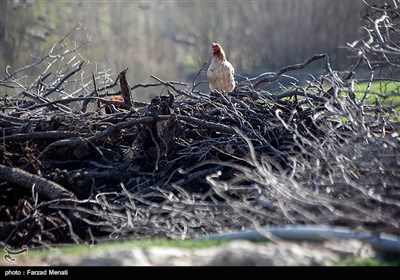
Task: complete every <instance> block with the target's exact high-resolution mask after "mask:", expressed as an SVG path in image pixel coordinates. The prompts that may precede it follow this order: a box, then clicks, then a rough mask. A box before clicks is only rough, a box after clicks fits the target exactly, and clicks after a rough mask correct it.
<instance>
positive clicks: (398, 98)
mask: <svg viewBox="0 0 400 280" xmlns="http://www.w3.org/2000/svg"><path fill="white" fill-rule="evenodd" d="M367 88H368V82H362V83H357V84H355V85H354V91H355V93H356V95H357V97H358V98H359V99H360V100H361V99H362V98H363V97H364V94H365V92H366V90H367ZM375 98H377V99H378V100H379V102H380V103H381V104H400V82H394V81H384V80H382V81H373V82H372V83H371V85H370V88H369V93H368V95H367V98H366V99H365V101H366V103H368V104H372V103H374V102H375Z"/></svg>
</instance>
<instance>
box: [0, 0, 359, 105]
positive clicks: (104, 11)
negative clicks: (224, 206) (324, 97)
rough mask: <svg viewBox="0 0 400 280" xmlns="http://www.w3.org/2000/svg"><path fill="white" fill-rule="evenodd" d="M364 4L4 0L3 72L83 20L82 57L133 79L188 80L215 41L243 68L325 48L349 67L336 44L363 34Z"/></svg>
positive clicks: (0, 22) (266, 66)
mask: <svg viewBox="0 0 400 280" xmlns="http://www.w3.org/2000/svg"><path fill="white" fill-rule="evenodd" d="M363 6H364V3H363V2H362V1H361V0H359V1H337V0H327V1H317V0H307V1H306V0H304V1H303V0H300V1H291V0H281V1H251V0H250V1H244V0H243V1H180V0H171V1H162V0H153V1H145V0H142V1H133V0H132V1H107V0H97V1H83V0H62V1H46V0H2V1H0V9H1V17H0V69H1V76H4V75H5V72H4V70H5V68H6V66H7V65H9V66H10V67H11V69H16V68H18V67H22V66H24V65H26V64H29V63H31V62H32V61H34V60H35V57H40V56H42V55H43V54H45V53H47V52H48V50H49V49H50V48H51V45H52V44H53V43H54V42H56V41H58V39H59V38H60V37H61V36H62V35H63V34H64V33H65V32H68V31H69V30H70V29H71V28H73V26H75V25H76V24H77V23H78V22H81V23H82V26H84V27H85V28H86V30H87V31H88V32H89V33H90V34H91V36H92V40H91V43H90V44H89V47H88V48H86V49H84V51H82V52H81V53H83V56H84V58H85V59H87V60H89V61H91V62H96V67H99V68H100V69H111V71H112V72H114V73H119V72H120V71H121V70H122V69H125V68H126V67H129V69H130V71H129V72H128V73H127V76H128V80H129V81H130V82H131V84H134V83H139V82H142V83H143V82H148V81H150V78H149V76H150V75H151V74H153V75H156V76H158V77H160V78H162V79H165V80H179V81H186V80H191V79H192V77H193V76H194V75H195V73H197V71H198V70H199V69H200V67H201V66H202V65H203V64H204V63H205V62H208V61H210V59H211V50H210V45H211V42H213V41H215V42H218V43H220V44H221V45H222V46H223V47H224V49H225V50H226V53H227V55H228V59H229V60H230V61H231V62H232V64H233V65H234V66H235V68H236V71H237V73H238V74H243V75H248V76H253V75H254V76H255V75H257V74H259V73H262V72H265V71H274V70H276V69H278V68H280V67H283V66H285V65H288V64H293V63H298V62H301V61H303V60H304V59H306V58H307V57H308V56H310V55H312V54H315V53H321V52H327V53H329V55H330V57H331V60H332V66H333V67H334V68H335V69H341V68H347V67H348V65H349V64H350V63H349V61H348V59H349V57H348V56H349V55H350V53H348V52H346V50H345V49H343V48H340V47H339V46H344V45H345V44H346V43H347V42H352V41H353V40H355V39H357V38H360V37H361V35H362V34H360V32H361V31H360V29H359V26H360V22H359V12H360V11H361V9H362V8H363ZM81 35H82V36H86V35H87V34H86V33H85V32H83V33H82V34H81ZM76 36H78V35H76ZM76 39H77V40H79V38H76ZM142 99H143V98H142ZM144 99H146V98H144Z"/></svg>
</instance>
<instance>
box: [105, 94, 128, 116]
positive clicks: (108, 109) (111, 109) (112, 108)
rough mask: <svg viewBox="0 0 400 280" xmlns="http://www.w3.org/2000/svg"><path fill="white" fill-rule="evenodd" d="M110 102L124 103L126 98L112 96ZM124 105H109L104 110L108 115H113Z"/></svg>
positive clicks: (109, 98) (109, 97)
mask: <svg viewBox="0 0 400 280" xmlns="http://www.w3.org/2000/svg"><path fill="white" fill-rule="evenodd" d="M107 99H108V100H109V101H113V102H114V101H118V102H124V98H123V97H122V96H120V95H112V96H108V98H107ZM122 107H123V104H115V103H114V104H113V103H111V104H109V105H106V107H105V108H104V110H105V111H106V114H111V113H115V112H116V111H117V110H116V109H117V108H122Z"/></svg>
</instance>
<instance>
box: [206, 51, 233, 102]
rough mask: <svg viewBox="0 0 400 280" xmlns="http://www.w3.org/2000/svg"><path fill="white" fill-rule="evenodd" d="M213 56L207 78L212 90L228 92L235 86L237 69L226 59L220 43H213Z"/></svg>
mask: <svg viewBox="0 0 400 280" xmlns="http://www.w3.org/2000/svg"><path fill="white" fill-rule="evenodd" d="M211 48H212V52H213V58H212V60H211V63H210V66H209V67H208V69H207V79H208V83H209V86H210V90H211V92H219V93H222V94H227V93H229V92H231V91H233V89H234V88H235V79H234V74H235V69H234V68H233V66H232V64H231V63H230V62H229V61H228V60H227V59H226V56H225V52H224V50H223V49H222V47H221V45H220V44H217V43H212V44H211Z"/></svg>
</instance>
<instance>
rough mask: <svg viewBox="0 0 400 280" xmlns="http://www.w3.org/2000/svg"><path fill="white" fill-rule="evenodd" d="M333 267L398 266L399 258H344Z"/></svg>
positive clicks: (399, 263)
mask: <svg viewBox="0 0 400 280" xmlns="http://www.w3.org/2000/svg"><path fill="white" fill-rule="evenodd" d="M334 265H335V266H400V258H398V257H397V258H388V259H376V258H354V257H351V258H345V259H343V260H341V261H339V262H337V263H335V264H334Z"/></svg>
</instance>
